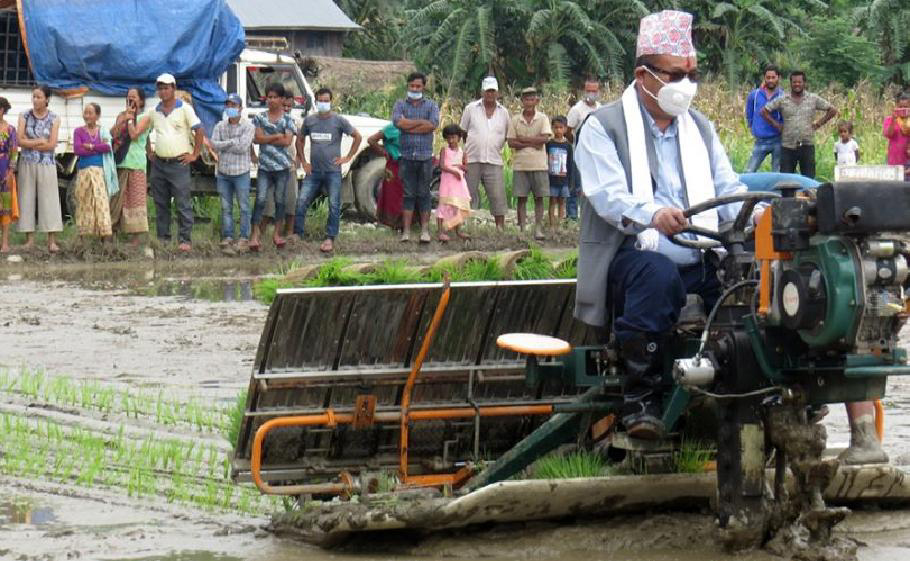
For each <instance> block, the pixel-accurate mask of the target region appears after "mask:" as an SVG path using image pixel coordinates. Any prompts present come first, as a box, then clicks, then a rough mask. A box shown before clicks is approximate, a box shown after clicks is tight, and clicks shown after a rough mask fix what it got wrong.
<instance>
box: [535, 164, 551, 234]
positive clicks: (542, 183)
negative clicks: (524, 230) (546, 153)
mask: <svg viewBox="0 0 910 561" xmlns="http://www.w3.org/2000/svg"><path fill="white" fill-rule="evenodd" d="M532 173H533V181H534V183H533V184H532V185H533V189H534V239H535V240H543V239H544V238H545V236H544V235H543V213H544V208H543V201H544V197H546V196H547V195H549V194H550V177H549V175H547V172H545V171H535V172H532Z"/></svg>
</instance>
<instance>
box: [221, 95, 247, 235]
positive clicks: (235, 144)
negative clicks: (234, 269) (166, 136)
mask: <svg viewBox="0 0 910 561" xmlns="http://www.w3.org/2000/svg"><path fill="white" fill-rule="evenodd" d="M242 106H243V101H242V100H241V99H240V96H239V95H237V94H235V93H234V94H231V95H229V96H228V98H227V102H226V103H225V109H224V116H225V118H224V119H223V120H222V121H221V122H219V123H218V124H217V125H215V130H213V131H212V140H211V142H212V147H213V148H214V149H215V154H216V155H217V157H218V164H217V167H216V174H215V175H216V181H217V184H218V194H219V195H220V196H221V247H223V248H225V249H229V248H230V247H231V246H232V244H233V242H234V213H233V209H234V197H235V196H236V198H237V206H239V207H240V238H239V240H238V243H237V246H238V249H240V250H243V249H245V248H246V247H247V245H248V243H249V239H250V147H251V146H252V145H253V136H254V135H255V133H256V127H254V126H253V123H251V122H250V121H249V119H245V118H243V116H242V115H241V113H240V110H241V108H242Z"/></svg>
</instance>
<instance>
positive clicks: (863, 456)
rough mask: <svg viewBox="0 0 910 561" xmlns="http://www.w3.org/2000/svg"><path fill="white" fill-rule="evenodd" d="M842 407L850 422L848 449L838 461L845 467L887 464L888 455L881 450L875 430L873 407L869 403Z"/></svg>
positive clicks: (848, 404)
mask: <svg viewBox="0 0 910 561" xmlns="http://www.w3.org/2000/svg"><path fill="white" fill-rule="evenodd" d="M844 405H846V406H847V420H848V421H850V447H849V448H847V449H846V450H844V451H843V452H841V453H840V455H839V456H838V459H840V460H841V461H842V462H844V463H845V464H847V465H858V464H886V463H888V455H887V454H885V451H884V450H882V445H881V442H879V440H878V434H877V432H876V430H875V405H874V404H873V403H872V402H871V401H863V402H859V403H845V404H844Z"/></svg>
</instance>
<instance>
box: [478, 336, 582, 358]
mask: <svg viewBox="0 0 910 561" xmlns="http://www.w3.org/2000/svg"><path fill="white" fill-rule="evenodd" d="M496 344H497V345H498V346H499V347H500V348H502V349H508V350H510V351H515V352H516V353H521V354H526V355H533V356H559V355H564V354H568V353H569V352H570V351H571V350H572V345H570V344H569V343H568V342H567V341H563V340H562V339H557V338H556V337H550V336H549V335H538V334H536V333H504V334H502V335H500V336H499V337H498V338H497V339H496Z"/></svg>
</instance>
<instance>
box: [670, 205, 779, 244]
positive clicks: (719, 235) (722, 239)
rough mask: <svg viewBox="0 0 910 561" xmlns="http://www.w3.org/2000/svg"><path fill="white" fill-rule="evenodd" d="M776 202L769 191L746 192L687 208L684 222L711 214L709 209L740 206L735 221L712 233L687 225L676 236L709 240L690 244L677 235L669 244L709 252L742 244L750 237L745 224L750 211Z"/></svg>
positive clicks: (684, 213) (751, 228)
mask: <svg viewBox="0 0 910 561" xmlns="http://www.w3.org/2000/svg"><path fill="white" fill-rule="evenodd" d="M778 198H780V193H774V192H771V191H746V192H744V193H734V194H732V195H724V196H722V197H715V198H713V199H708V200H707V201H705V202H703V203H700V204H697V205H695V206H691V207H689V208H687V209H686V210H685V211H683V215H684V216H685V217H686V218H687V219H688V218H691V217H692V216H694V215H696V214H699V213H701V212H704V211H706V210H711V209H712V208H717V207H719V206H723V205H727V204H730V203H740V202H741V203H743V206H742V208H741V209H739V214H737V215H736V219H734V220H733V222H732V223H727V224H725V225H724V226H723V227H722V228H720V229H719V230H718V231H716V232H715V231H714V230H709V229H707V228H702V227H700V226H696V225H694V224H691V223H690V224H689V225H688V226H686V227H685V228H684V229H683V231H682V232H680V234H696V235H698V236H703V237H706V238H709V239H707V240H698V239H696V240H690V239H687V238H683V237H681V236H680V235H679V234H674V235H672V236H670V241H671V242H673V243H675V244H676V245H681V246H683V247H688V248H690V249H713V248H715V247H721V246H726V245H728V244H733V243H743V242H745V241H747V240H748V239H749V238H750V237H751V236H752V234H753V230H754V228H753V227H752V225H751V224H750V223H749V219H750V218H751V217H752V211H753V210H755V205H756V204H758V203H759V202H761V201H765V200H770V199H778Z"/></svg>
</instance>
